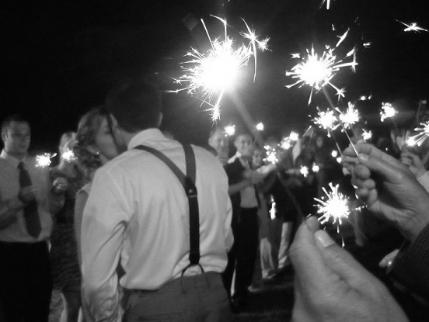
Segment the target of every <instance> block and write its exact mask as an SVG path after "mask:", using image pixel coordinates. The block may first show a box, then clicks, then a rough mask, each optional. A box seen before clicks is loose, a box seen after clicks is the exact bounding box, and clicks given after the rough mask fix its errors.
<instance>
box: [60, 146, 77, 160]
mask: <svg viewBox="0 0 429 322" xmlns="http://www.w3.org/2000/svg"><path fill="white" fill-rule="evenodd" d="M61 157H62V158H63V159H64V160H65V161H67V162H73V161H75V160H76V159H77V158H76V155H75V154H74V152H73V151H72V150H70V149H67V150H65V151H64V152H63V154H62V155H61Z"/></svg>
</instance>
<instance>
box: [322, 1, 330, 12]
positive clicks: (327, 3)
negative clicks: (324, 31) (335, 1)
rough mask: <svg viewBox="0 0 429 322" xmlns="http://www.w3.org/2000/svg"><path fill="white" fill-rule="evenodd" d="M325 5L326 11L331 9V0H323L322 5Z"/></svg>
mask: <svg viewBox="0 0 429 322" xmlns="http://www.w3.org/2000/svg"><path fill="white" fill-rule="evenodd" d="M324 3H326V10H329V9H331V0H323V2H322V5H323V4H324Z"/></svg>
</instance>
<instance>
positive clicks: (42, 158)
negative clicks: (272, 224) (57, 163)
mask: <svg viewBox="0 0 429 322" xmlns="http://www.w3.org/2000/svg"><path fill="white" fill-rule="evenodd" d="M55 155H56V154H51V153H43V154H39V155H36V167H37V168H47V167H49V166H50V165H51V163H52V161H51V159H52V158H53V157H55Z"/></svg>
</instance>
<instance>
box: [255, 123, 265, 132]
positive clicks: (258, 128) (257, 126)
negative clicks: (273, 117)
mask: <svg viewBox="0 0 429 322" xmlns="http://www.w3.org/2000/svg"><path fill="white" fill-rule="evenodd" d="M255 128H256V131H259V132H262V131H263V130H264V129H265V126H264V123H262V122H259V123H258V124H256V126H255Z"/></svg>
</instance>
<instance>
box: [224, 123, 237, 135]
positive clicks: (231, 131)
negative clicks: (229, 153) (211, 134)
mask: <svg viewBox="0 0 429 322" xmlns="http://www.w3.org/2000/svg"><path fill="white" fill-rule="evenodd" d="M224 130H225V133H226V135H227V136H234V135H235V125H234V124H232V125H227V126H225V128H224Z"/></svg>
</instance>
